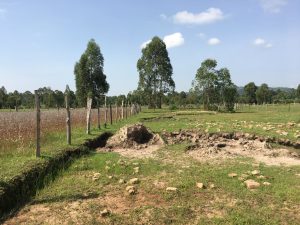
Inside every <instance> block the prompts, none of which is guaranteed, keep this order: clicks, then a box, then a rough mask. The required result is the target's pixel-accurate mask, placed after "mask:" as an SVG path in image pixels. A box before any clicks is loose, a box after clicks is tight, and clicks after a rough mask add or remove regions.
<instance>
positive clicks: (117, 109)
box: [116, 103, 119, 123]
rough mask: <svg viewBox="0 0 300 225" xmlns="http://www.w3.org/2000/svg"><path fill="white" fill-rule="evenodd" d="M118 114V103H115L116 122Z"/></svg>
mask: <svg viewBox="0 0 300 225" xmlns="http://www.w3.org/2000/svg"><path fill="white" fill-rule="evenodd" d="M118 114H119V112H118V103H116V123H117V122H118V119H119V118H118Z"/></svg>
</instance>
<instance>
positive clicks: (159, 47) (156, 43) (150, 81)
mask: <svg viewBox="0 0 300 225" xmlns="http://www.w3.org/2000/svg"><path fill="white" fill-rule="evenodd" d="M137 70H138V72H139V84H138V90H140V91H142V92H144V93H146V95H147V96H148V98H149V99H148V106H149V107H158V108H161V104H162V98H163V95H164V94H166V93H169V92H172V91H174V89H175V82H174V80H173V78H172V74H173V68H172V65H171V62H170V58H169V55H168V51H167V48H166V45H165V43H164V42H163V41H162V40H161V39H160V38H159V37H153V38H152V40H151V42H150V43H149V44H147V46H146V47H145V48H143V49H142V56H141V58H140V59H139V60H138V62H137Z"/></svg>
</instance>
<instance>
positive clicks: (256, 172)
mask: <svg viewBox="0 0 300 225" xmlns="http://www.w3.org/2000/svg"><path fill="white" fill-rule="evenodd" d="M251 174H252V175H258V174H260V171H259V170H253V171H252V172H251Z"/></svg>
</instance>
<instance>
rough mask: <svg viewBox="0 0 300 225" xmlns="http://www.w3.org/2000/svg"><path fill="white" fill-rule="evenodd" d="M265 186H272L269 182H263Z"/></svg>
mask: <svg viewBox="0 0 300 225" xmlns="http://www.w3.org/2000/svg"><path fill="white" fill-rule="evenodd" d="M263 185H265V186H270V185H271V183H269V182H267V181H265V182H263Z"/></svg>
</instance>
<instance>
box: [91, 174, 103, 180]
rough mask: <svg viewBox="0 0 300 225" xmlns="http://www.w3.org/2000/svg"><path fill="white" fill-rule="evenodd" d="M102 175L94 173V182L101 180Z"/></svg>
mask: <svg viewBox="0 0 300 225" xmlns="http://www.w3.org/2000/svg"><path fill="white" fill-rule="evenodd" d="M100 176H101V174H100V173H94V175H93V178H92V179H93V181H96V180H99V179H100Z"/></svg>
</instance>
